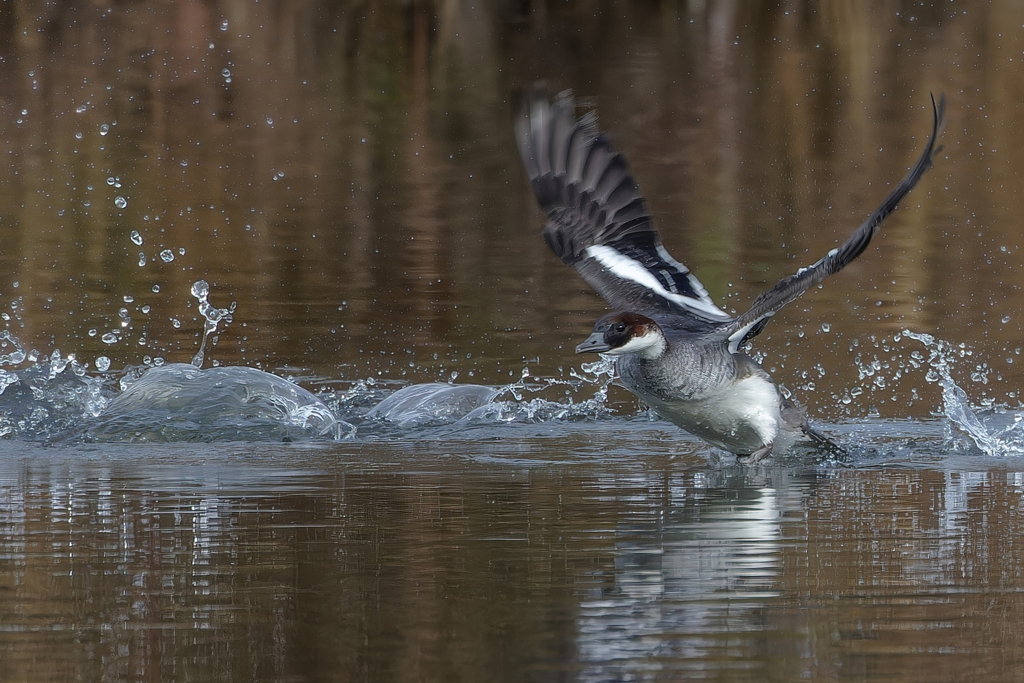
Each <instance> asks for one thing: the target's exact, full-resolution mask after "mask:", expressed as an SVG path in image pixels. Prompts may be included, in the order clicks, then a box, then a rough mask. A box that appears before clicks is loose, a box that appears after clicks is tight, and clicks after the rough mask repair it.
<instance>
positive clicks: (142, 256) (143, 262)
mask: <svg viewBox="0 0 1024 683" xmlns="http://www.w3.org/2000/svg"><path fill="white" fill-rule="evenodd" d="M144 265H146V255H145V254H143V253H142V252H141V251H140V252H139V268H141V267H142V266H144Z"/></svg>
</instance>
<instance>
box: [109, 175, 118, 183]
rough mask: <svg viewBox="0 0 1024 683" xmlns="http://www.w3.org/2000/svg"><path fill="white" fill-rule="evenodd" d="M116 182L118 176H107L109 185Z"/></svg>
mask: <svg viewBox="0 0 1024 683" xmlns="http://www.w3.org/2000/svg"><path fill="white" fill-rule="evenodd" d="M116 182H117V178H115V177H114V176H108V177H107V185H113V184H114V183H116Z"/></svg>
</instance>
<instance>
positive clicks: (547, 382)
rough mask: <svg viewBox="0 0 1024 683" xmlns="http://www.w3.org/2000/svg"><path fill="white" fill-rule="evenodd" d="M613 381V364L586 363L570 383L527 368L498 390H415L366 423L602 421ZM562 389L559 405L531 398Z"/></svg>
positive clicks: (383, 404)
mask: <svg viewBox="0 0 1024 683" xmlns="http://www.w3.org/2000/svg"><path fill="white" fill-rule="evenodd" d="M614 378H615V374H614V364H613V363H612V362H610V361H606V360H600V361H596V362H594V363H584V364H583V365H582V366H581V368H580V371H577V370H576V369H572V370H570V372H569V379H560V378H553V377H544V378H534V377H533V376H532V375H531V374H530V370H529V368H523V371H522V373H521V375H520V377H519V379H518V380H516V381H515V382H513V383H511V384H507V385H505V386H501V387H497V388H495V387H488V386H482V385H477V384H450V383H449V384H444V383H433V384H414V385H410V386H407V387H404V388H402V389H399V390H398V391H396V392H394V393H392V394H391V395H390V396H388V397H386V398H385V399H384V400H382V401H380V402H379V403H378V404H377V405H375V406H374V407H373V408H371V409H370V410H369V412H367V413H366V417H367V418H369V419H371V420H374V419H376V420H383V421H386V422H389V423H391V424H394V425H397V426H399V427H404V428H409V427H436V426H440V425H453V426H455V427H457V428H462V427H468V426H479V425H494V424H507V423H541V422H552V421H560V420H574V419H599V418H602V417H607V416H608V415H609V414H610V411H609V410H608V408H607V405H606V402H607V397H608V387H609V386H610V385H611V383H612V381H613V380H614ZM594 386H596V387H597V390H596V392H595V393H594V394H593V395H592V396H589V397H588V398H586V399H584V400H582V401H577V399H576V394H578V393H579V392H580V391H586V390H588V389H589V388H591V387H594ZM559 389H561V390H562V391H561V393H562V394H563V398H562V399H560V400H551V399H549V398H545V397H543V396H540V395H535V396H533V397H532V398H531V397H530V396H529V395H528V394H540V393H542V392H543V393H550V392H551V391H552V390H555V391H557V390H559ZM364 392H365V390H364Z"/></svg>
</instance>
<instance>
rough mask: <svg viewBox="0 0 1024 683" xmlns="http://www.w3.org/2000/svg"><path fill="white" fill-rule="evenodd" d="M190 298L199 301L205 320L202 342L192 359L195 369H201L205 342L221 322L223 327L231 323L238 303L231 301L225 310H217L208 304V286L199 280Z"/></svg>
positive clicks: (194, 285)
mask: <svg viewBox="0 0 1024 683" xmlns="http://www.w3.org/2000/svg"><path fill="white" fill-rule="evenodd" d="M192 296H194V297H195V298H196V299H198V300H199V313H200V314H201V315H202V316H203V318H205V319H206V322H205V323H204V324H203V341H202V343H201V344H199V351H197V352H196V355H195V356H193V357H192V365H194V366H196V367H197V368H201V367H203V360H204V359H205V358H206V340H207V339H208V338H209V336H210V335H211V334H213V333H214V332H216V331H217V326H218V325H220V323H221V322H222V321H223V322H224V324H225V325H227V324H228V323H230V322H231V316H232V314H233V313H234V312H235V306H236V305H237V303H238V302H236V301H232V302H231V305H230V306H228V307H227V308H217V307H216V306H214V305H213V304H211V303H210V301H209V297H210V285H208V284H207V283H206V280H199V281H197V282H195V283H193V285H192Z"/></svg>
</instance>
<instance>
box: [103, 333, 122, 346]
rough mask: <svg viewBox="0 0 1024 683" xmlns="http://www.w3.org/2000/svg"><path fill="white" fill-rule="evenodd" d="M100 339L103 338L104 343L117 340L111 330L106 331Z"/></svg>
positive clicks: (111, 342)
mask: <svg viewBox="0 0 1024 683" xmlns="http://www.w3.org/2000/svg"><path fill="white" fill-rule="evenodd" d="M100 339H101V340H103V343H104V344H116V343H117V342H118V341H119V340H118V337H117V335H116V334H114V333H113V332H107V333H106V334H104V335H103V336H102V337H100Z"/></svg>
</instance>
